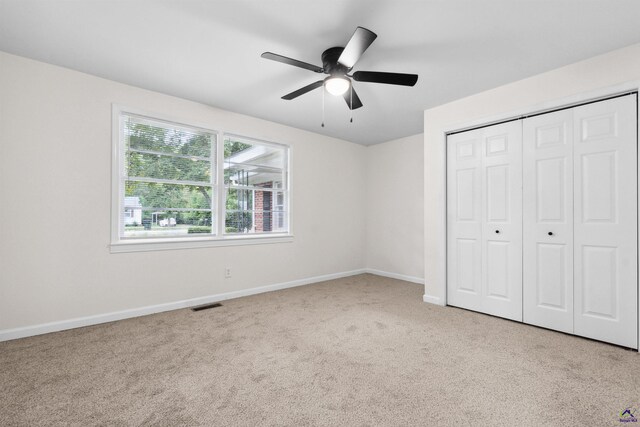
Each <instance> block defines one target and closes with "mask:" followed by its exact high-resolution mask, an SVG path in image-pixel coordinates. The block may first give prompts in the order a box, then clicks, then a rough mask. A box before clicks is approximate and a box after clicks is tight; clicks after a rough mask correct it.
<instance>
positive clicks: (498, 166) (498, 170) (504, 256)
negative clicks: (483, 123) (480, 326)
mask: <svg viewBox="0 0 640 427" xmlns="http://www.w3.org/2000/svg"><path fill="white" fill-rule="evenodd" d="M483 130H484V135H483V140H482V154H483V158H482V172H483V173H482V190H483V192H482V198H483V209H482V225H483V227H482V243H483V247H482V249H483V254H482V255H483V257H482V291H483V292H482V296H483V311H484V312H485V313H489V314H493V315H495V316H500V317H506V318H507V319H512V320H518V321H522V122H521V121H513V122H508V123H504V124H501V125H495V126H489V127H486V128H484V129H483Z"/></svg>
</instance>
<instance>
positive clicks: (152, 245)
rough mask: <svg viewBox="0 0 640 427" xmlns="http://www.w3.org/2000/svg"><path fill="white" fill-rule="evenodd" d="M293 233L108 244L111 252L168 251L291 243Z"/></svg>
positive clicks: (143, 240) (124, 241)
mask: <svg viewBox="0 0 640 427" xmlns="http://www.w3.org/2000/svg"><path fill="white" fill-rule="evenodd" d="M291 242H293V235H292V234H286V235H276V236H231V237H223V238H211V237H206V238H197V237H194V238H190V239H180V240H177V239H140V240H122V241H119V242H116V243H111V245H109V247H110V250H111V253H112V254H115V253H125V252H149V251H169V250H175V249H195V248H212V247H219V246H240V245H266V244H273V243H291Z"/></svg>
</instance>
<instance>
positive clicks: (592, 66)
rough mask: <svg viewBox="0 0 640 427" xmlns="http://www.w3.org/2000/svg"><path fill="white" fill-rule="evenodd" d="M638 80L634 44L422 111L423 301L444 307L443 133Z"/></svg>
mask: <svg viewBox="0 0 640 427" xmlns="http://www.w3.org/2000/svg"><path fill="white" fill-rule="evenodd" d="M637 81H640V44H636V45H632V46H629V47H627V48H624V49H620V50H616V51H612V52H609V53H607V54H604V55H601V56H597V57H594V58H591V59H588V60H585V61H581V62H578V63H575V64H572V65H569V66H566V67H563V68H559V69H556V70H553V71H550V72H547V73H544V74H540V75H537V76H534V77H531V78H528V79H525V80H521V81H518V82H515V83H511V84H508V85H505V86H501V87H498V88H496V89H492V90H489V91H486V92H482V93H479V94H477V95H474V96H470V97H467V98H463V99H460V100H458V101H455V102H452V103H449V104H446V105H442V106H439V107H436V108H432V109H429V110H426V111H425V112H424V147H425V149H424V170H425V176H424V182H425V188H424V194H425V197H424V203H425V212H424V220H425V245H424V251H425V300H426V301H430V302H434V303H443V302H444V298H443V297H444V290H445V281H446V257H445V247H446V246H445V214H446V210H445V140H444V133H445V132H446V131H447V130H453V129H455V128H460V127H463V126H466V125H469V124H472V123H473V124H479V123H481V122H482V121H483V120H494V119H496V118H497V117H504V118H506V117H509V116H512V117H513V116H514V114H513V113H518V114H523V113H526V112H531V111H539V110H542V109H545V108H549V107H551V106H554V105H555V106H558V105H562V103H566V102H570V101H571V100H575V99H578V98H581V97H582V96H581V94H585V93H591V94H592V95H594V96H595V95H596V92H598V93H606V92H607V91H609V89H608V88H612V87H613V86H616V85H622V84H625V86H631V85H632V84H630V85H626V83H629V82H631V83H633V82H637Z"/></svg>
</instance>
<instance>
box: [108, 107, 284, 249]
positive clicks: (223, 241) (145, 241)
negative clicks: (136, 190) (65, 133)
mask: <svg viewBox="0 0 640 427" xmlns="http://www.w3.org/2000/svg"><path fill="white" fill-rule="evenodd" d="M122 115H134V116H140V117H144V118H148V119H150V120H152V121H153V120H155V121H160V122H167V123H170V124H175V125H177V126H184V127H188V128H198V129H202V130H205V131H207V132H210V133H212V134H214V135H215V136H216V138H215V152H216V159H212V162H214V163H215V171H216V173H217V180H216V184H215V185H214V186H213V187H212V188H213V189H214V194H213V199H212V204H213V205H214V209H212V210H213V223H212V224H211V226H212V231H213V233H212V234H207V235H204V236H202V235H199V236H197V237H196V236H193V237H192V236H190V237H171V238H163V237H150V238H136V239H123V238H121V236H120V226H121V224H120V214H121V212H123V209H124V193H123V192H124V188H123V186H122V185H121V182H122V180H121V177H122V175H123V174H124V167H125V157H124V156H125V147H124V144H123V141H124V135H123V132H122V129H121V126H120V118H121V116H122ZM241 135H242V133H237V132H226V131H224V130H222V129H220V130H217V131H214V130H212V129H211V126H209V125H204V126H203V125H198V124H195V123H193V122H191V121H184V120H178V119H176V118H172V117H167V116H164V115H162V114H157V113H150V112H147V111H141V110H139V109H135V108H128V107H124V106H121V105H117V104H113V105H112V138H111V139H112V142H111V144H112V148H111V152H112V159H111V244H110V245H109V246H110V251H111V253H120V252H146V251H155V250H174V249H190V248H202V247H216V246H236V245H255V244H272V243H287V242H292V241H293V224H292V222H293V221H292V216H293V215H292V202H291V199H292V197H291V194H292V188H291V187H292V186H291V181H292V180H291V169H292V147H291V146H290V145H288V144H281V143H274V142H269V141H265V140H263V139H258V138H254V137H246V136H241ZM229 136H232V137H239V138H242V139H244V140H248V141H253V142H255V143H257V144H263V145H272V146H277V147H279V148H283V147H284V148H285V149H286V150H285V153H286V155H287V163H286V172H287V173H286V179H287V183H286V187H287V197H288V207H289V210H288V218H287V222H288V224H289V229H288V231H283V232H280V231H274V232H270V233H263V234H225V233H224V232H223V231H224V226H225V224H224V223H225V217H226V212H225V183H224V140H225V137H229Z"/></svg>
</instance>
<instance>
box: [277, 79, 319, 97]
mask: <svg viewBox="0 0 640 427" xmlns="http://www.w3.org/2000/svg"><path fill="white" fill-rule="evenodd" d="M323 83H324V81H323V80H318V81H317V82H314V83H311V84H310V85H307V86H305V87H303V88H300V89H298V90H294V91H293V92H291V93H288V94H286V95H285V96H283V97H282V99H286V100H288V101H290V100H292V99H294V98H297V97H299V96H300V95H304V94H305V93H307V92H311V91H312V90H314V89H317V88H319V87H320V86H322V84H323Z"/></svg>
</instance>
